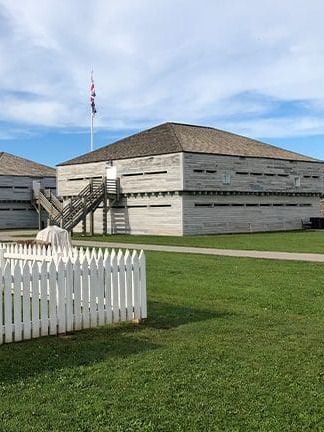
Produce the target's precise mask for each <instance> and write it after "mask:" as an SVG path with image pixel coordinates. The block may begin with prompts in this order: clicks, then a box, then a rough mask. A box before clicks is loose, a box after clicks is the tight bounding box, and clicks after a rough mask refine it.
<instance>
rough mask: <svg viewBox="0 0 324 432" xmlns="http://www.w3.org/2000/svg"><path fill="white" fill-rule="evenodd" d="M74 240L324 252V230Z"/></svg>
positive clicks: (75, 238) (101, 237)
mask: <svg viewBox="0 0 324 432" xmlns="http://www.w3.org/2000/svg"><path fill="white" fill-rule="evenodd" d="M73 239H74V240H77V239H79V240H96V241H108V242H109V241H110V242H121V243H136V244H140V243H142V244H156V245H175V246H193V247H206V248H216V249H244V250H261V251H281V252H310V253H324V230H323V231H321V230H318V231H315V230H312V231H293V232H276V233H252V234H226V235H205V236H189V237H168V236H143V235H141V236H140V235H138V236H137V235H108V236H102V235H95V236H93V237H90V236H87V237H83V236H81V235H79V234H74V236H73Z"/></svg>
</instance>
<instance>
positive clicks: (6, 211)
mask: <svg viewBox="0 0 324 432" xmlns="http://www.w3.org/2000/svg"><path fill="white" fill-rule="evenodd" d="M34 180H39V181H40V182H41V184H42V187H44V188H51V189H52V190H53V191H54V192H55V190H56V178H55V177H37V178H35V177H28V176H0V229H4V228H37V227H38V215H37V212H36V210H35V208H34V207H33V206H32V204H31V197H32V185H33V181H34Z"/></svg>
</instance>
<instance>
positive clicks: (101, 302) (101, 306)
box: [97, 253, 105, 326]
mask: <svg viewBox="0 0 324 432" xmlns="http://www.w3.org/2000/svg"><path fill="white" fill-rule="evenodd" d="M102 257H103V255H102V253H101V255H100V257H99V258H98V262H97V268H98V289H97V295H98V298H97V303H98V325H99V326H102V325H104V324H105V290H104V286H105V285H104V284H105V281H104V267H103V259H102Z"/></svg>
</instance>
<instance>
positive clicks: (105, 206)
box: [102, 177, 108, 235]
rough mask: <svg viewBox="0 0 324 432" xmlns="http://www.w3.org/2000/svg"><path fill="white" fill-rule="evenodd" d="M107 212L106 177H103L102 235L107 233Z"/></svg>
mask: <svg viewBox="0 0 324 432" xmlns="http://www.w3.org/2000/svg"><path fill="white" fill-rule="evenodd" d="M107 214H108V209H107V179H106V177H105V178H104V198H103V209H102V218H103V221H102V233H103V234H104V235H107Z"/></svg>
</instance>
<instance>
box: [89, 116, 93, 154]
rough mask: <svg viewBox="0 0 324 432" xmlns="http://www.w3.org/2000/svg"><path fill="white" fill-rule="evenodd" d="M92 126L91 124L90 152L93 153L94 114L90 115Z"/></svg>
mask: <svg viewBox="0 0 324 432" xmlns="http://www.w3.org/2000/svg"><path fill="white" fill-rule="evenodd" d="M90 116H91V124H90V150H91V151H93V113H92V112H91V113H90Z"/></svg>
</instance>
